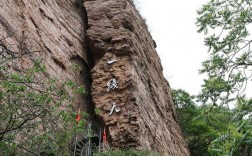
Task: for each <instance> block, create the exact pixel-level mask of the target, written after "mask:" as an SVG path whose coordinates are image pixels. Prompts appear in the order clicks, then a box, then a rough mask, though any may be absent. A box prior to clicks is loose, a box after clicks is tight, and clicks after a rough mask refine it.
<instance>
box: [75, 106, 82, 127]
mask: <svg viewBox="0 0 252 156" xmlns="http://www.w3.org/2000/svg"><path fill="white" fill-rule="evenodd" d="M80 119H81V117H80V108H79V110H78V113H77V115H76V124H78V123H79V121H80Z"/></svg>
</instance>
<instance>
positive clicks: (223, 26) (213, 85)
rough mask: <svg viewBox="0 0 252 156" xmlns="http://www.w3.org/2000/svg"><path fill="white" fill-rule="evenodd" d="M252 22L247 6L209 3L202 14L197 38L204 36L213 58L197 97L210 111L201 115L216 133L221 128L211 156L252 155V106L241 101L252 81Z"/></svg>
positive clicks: (243, 1) (238, 0)
mask: <svg viewBox="0 0 252 156" xmlns="http://www.w3.org/2000/svg"><path fill="white" fill-rule="evenodd" d="M251 22H252V8H251V1H248V0H210V1H209V2H208V3H207V4H205V5H203V7H202V8H201V9H200V10H199V11H198V18H197V23H196V24H197V26H198V28H199V29H198V32H204V34H205V35H206V37H205V45H206V46H208V48H209V53H210V58H209V59H207V60H206V61H204V62H203V64H202V69H201V70H200V72H201V73H204V74H207V76H208V78H207V79H206V80H204V84H203V86H202V92H201V94H200V95H199V96H198V97H199V100H200V101H201V102H202V103H203V104H205V105H207V106H208V107H209V109H208V110H207V111H205V112H204V113H203V115H204V117H205V118H206V119H207V120H206V121H207V122H208V124H209V123H210V126H211V127H213V128H214V129H216V128H217V127H219V126H220V125H222V126H221V127H219V128H221V131H219V133H218V137H216V138H215V139H214V140H213V141H212V142H211V144H210V146H209V153H210V154H211V155H220V156H222V155H230V156H240V155H244V156H248V155H251V152H250V151H251V145H252V144H251V143H252V142H251V137H252V136H251V124H252V123H251V119H250V118H251V117H250V116H251V103H252V102H251V100H250V99H249V100H246V98H245V96H244V95H243V94H244V93H243V92H244V91H245V90H246V88H247V86H248V85H249V84H250V82H249V80H250V79H251V75H252V74H251V69H252V60H251V58H252V53H251V43H252V38H251V35H250V33H249V29H250V28H251ZM235 103H236V107H235V108H234V109H230V108H229V106H230V104H232V105H234V104H235ZM223 108H224V109H223ZM219 110H221V111H220V112H219V113H218V115H217V116H216V112H218V111H219ZM211 114H213V115H214V116H213V115H211ZM211 116H212V117H211ZM221 116H222V117H221ZM209 117H210V118H209Z"/></svg>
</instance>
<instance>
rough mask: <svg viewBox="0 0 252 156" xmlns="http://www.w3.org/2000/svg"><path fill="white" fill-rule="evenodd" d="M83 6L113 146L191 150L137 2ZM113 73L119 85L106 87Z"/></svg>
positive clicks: (97, 92)
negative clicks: (185, 140)
mask: <svg viewBox="0 0 252 156" xmlns="http://www.w3.org/2000/svg"><path fill="white" fill-rule="evenodd" d="M84 6H85V8H86V12H87V16H88V29H87V38H88V44H89V46H90V48H91V50H92V53H93V57H94V64H95V66H94V68H93V69H92V79H93V83H92V98H93V101H94V103H95V106H96V107H97V108H99V109H100V110H101V114H100V116H102V118H103V120H104V124H105V126H106V128H107V130H108V133H109V136H110V138H109V142H110V145H111V147H112V148H136V149H148V150H155V151H158V152H160V153H161V154H163V155H165V156H186V155H189V152H188V149H187V147H186V144H185V142H184V140H183V138H182V135H181V131H180V128H179V126H178V124H177V123H176V121H175V120H176V119H175V112H174V106H173V103H172V100H171V90H170V87H169V84H168V83H167V81H166V80H165V79H164V77H163V74H162V67H161V63H160V59H159V57H158V55H157V52H156V50H155V43H154V41H153V40H152V37H151V35H150V34H149V32H148V30H147V27H146V24H145V22H144V20H143V19H142V18H141V17H140V15H139V13H138V12H137V10H136V9H135V7H134V4H133V2H132V1H131V0H92V1H91V0H90V1H88V0H86V2H85V3H84ZM110 61H115V62H113V63H111V62H110ZM110 63H111V64H110ZM112 79H114V80H116V82H117V83H118V88H116V87H115V88H111V89H110V90H109V91H108V86H107V85H108V82H109V81H110V80H112ZM113 103H115V104H116V107H115V108H116V109H117V110H120V111H119V112H116V110H115V109H114V111H113V112H112V114H110V113H111V109H112V104H113Z"/></svg>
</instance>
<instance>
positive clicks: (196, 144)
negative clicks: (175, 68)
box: [172, 89, 225, 156]
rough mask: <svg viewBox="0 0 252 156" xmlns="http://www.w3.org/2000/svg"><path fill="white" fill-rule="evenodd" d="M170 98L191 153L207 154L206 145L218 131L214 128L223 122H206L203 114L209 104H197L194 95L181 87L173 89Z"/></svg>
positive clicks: (219, 126) (199, 155)
mask: <svg viewBox="0 0 252 156" xmlns="http://www.w3.org/2000/svg"><path fill="white" fill-rule="evenodd" d="M172 99H173V103H174V105H175V108H176V112H177V116H178V122H179V125H180V127H181V130H182V133H183V136H184V137H185V140H186V142H187V144H188V147H189V149H190V152H191V154H192V155H193V156H209V155H210V153H209V152H208V147H209V145H210V143H211V141H212V140H214V139H215V138H216V137H217V133H218V132H217V131H216V130H215V129H214V128H216V129H218V130H220V129H222V127H221V126H222V125H223V124H220V125H218V124H217V125H215V124H213V123H209V122H207V118H205V116H206V115H205V114H206V112H207V110H208V108H209V106H205V105H204V106H197V105H196V104H195V102H194V96H191V95H190V94H189V93H187V92H186V91H184V90H182V89H178V90H174V89H173V90H172ZM203 114H204V115H203ZM211 117H212V115H210V114H208V118H211ZM209 121H210V120H209ZM214 126H215V127H214ZM223 127H225V126H223Z"/></svg>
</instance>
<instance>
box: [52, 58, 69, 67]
mask: <svg viewBox="0 0 252 156" xmlns="http://www.w3.org/2000/svg"><path fill="white" fill-rule="evenodd" d="M52 59H53V61H54V63H56V64H57V65H58V66H60V67H61V68H62V69H64V70H66V66H65V65H64V63H62V62H61V61H59V60H58V59H56V58H55V57H52Z"/></svg>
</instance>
